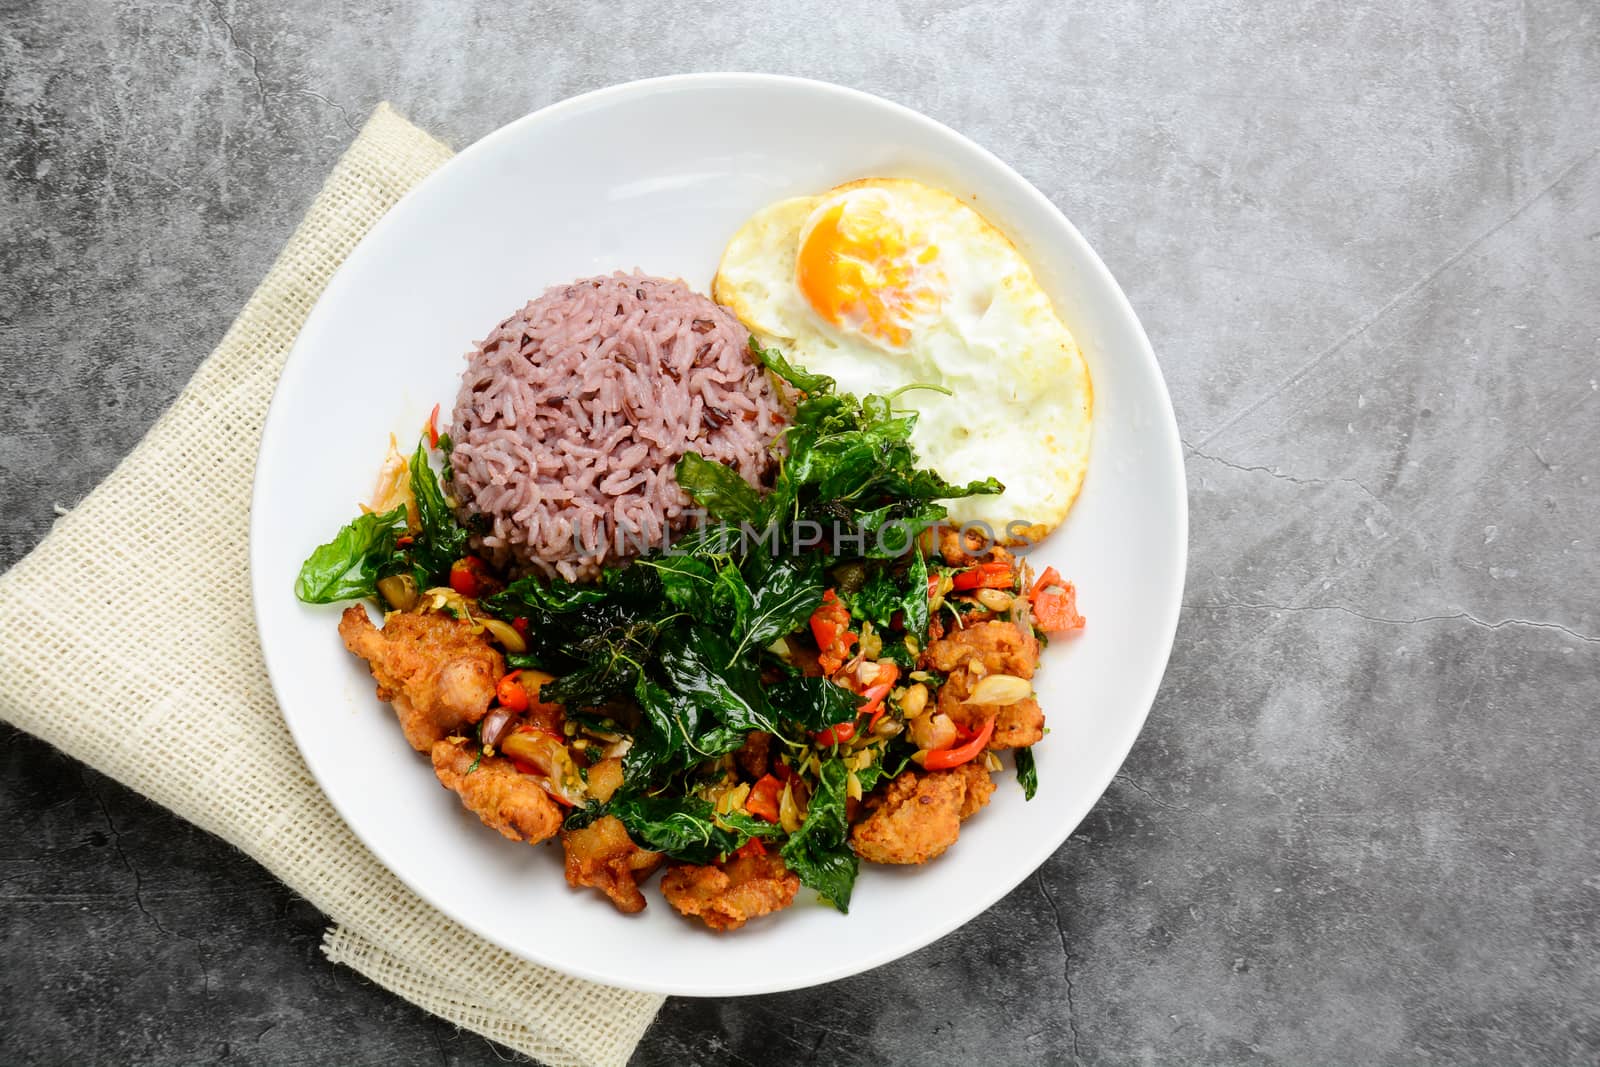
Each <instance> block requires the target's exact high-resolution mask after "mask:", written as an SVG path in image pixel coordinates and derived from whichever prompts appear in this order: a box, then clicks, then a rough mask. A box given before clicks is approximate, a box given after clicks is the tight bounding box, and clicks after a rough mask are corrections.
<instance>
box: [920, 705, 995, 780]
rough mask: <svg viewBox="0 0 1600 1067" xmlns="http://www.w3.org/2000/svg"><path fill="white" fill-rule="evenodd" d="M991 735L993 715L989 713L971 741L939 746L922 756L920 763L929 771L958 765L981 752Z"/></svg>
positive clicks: (992, 731) (992, 732) (992, 734)
mask: <svg viewBox="0 0 1600 1067" xmlns="http://www.w3.org/2000/svg"><path fill="white" fill-rule="evenodd" d="M993 736H994V716H992V715H991V716H989V718H987V719H985V720H984V721H983V729H981V730H979V731H978V733H977V735H976V736H974V737H973V739H972V740H971V741H968V742H967V743H966V744H964V745H957V746H956V747H955V748H941V749H938V750H936V751H933V752H929V753H928V754H927V755H926V756H924V757H923V759H922V765H923V766H924V767H926V768H928V770H930V771H943V770H948V769H949V768H951V767H959V766H961V765H962V764H963V763H967V762H970V761H971V760H972V759H973V757H975V756H976V755H977V754H978V753H980V752H982V751H983V749H984V746H985V745H987V744H988V743H989V738H991V737H993Z"/></svg>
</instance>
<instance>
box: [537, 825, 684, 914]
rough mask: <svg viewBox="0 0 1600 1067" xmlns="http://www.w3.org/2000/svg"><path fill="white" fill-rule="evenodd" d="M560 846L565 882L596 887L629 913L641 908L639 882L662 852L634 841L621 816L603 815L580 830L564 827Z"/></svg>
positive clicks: (656, 861) (657, 863)
mask: <svg viewBox="0 0 1600 1067" xmlns="http://www.w3.org/2000/svg"><path fill="white" fill-rule="evenodd" d="M561 847H562V849H563V850H564V851H565V852H566V854H567V884H568V885H570V886H572V888H574V889H577V888H579V887H580V886H588V887H590V888H591V889H598V890H599V891H600V892H602V893H604V894H605V895H606V896H607V897H609V898H610V899H611V903H613V904H615V905H616V906H617V910H618V911H620V912H623V913H625V914H628V915H632V914H634V913H636V912H641V911H643V910H644V894H643V893H641V892H639V882H640V881H641V880H642V879H645V878H648V877H649V876H650V875H651V874H652V873H653V872H654V871H655V869H656V868H657V867H659V866H661V859H662V857H661V853H659V852H650V851H647V850H646V849H642V848H640V847H639V846H638V845H636V844H634V843H633V838H631V837H629V836H628V830H627V827H625V826H623V825H622V820H621V819H619V818H617V817H616V816H615V815H605V816H602V817H601V818H598V819H596V820H595V821H594V822H592V823H590V824H589V825H588V826H585V827H584V828H583V829H581V830H563V831H562V832H561Z"/></svg>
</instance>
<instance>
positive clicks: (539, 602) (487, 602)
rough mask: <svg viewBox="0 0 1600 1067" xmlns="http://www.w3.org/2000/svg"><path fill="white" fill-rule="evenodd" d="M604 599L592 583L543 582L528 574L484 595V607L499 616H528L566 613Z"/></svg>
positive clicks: (601, 592)
mask: <svg viewBox="0 0 1600 1067" xmlns="http://www.w3.org/2000/svg"><path fill="white" fill-rule="evenodd" d="M605 599H606V594H605V591H604V590H602V589H598V588H596V587H595V586H592V585H578V584H576V583H574V582H555V581H546V580H544V579H543V578H535V577H532V576H529V577H527V578H518V579H517V580H516V581H514V582H512V583H511V584H510V585H508V586H506V587H505V588H504V589H502V590H501V591H500V592H498V593H495V594H493V595H492V596H487V597H485V598H484V599H483V606H484V607H485V608H487V609H488V610H489V612H490V614H492V615H495V616H497V617H500V618H506V619H512V618H516V617H518V616H522V617H526V618H531V617H533V616H535V615H567V614H570V613H572V612H574V611H577V610H578V609H579V608H582V607H584V606H586V605H589V604H598V603H601V602H602V601H604V600H605Z"/></svg>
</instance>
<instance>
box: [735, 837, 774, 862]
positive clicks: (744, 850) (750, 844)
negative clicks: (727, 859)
mask: <svg viewBox="0 0 1600 1067" xmlns="http://www.w3.org/2000/svg"><path fill="white" fill-rule="evenodd" d="M733 854H734V855H735V856H737V857H739V858H740V859H755V858H757V857H759V856H765V855H766V854H767V849H766V846H764V845H763V844H762V843H761V838H759V837H752V838H751V839H750V840H748V841H746V842H745V843H744V844H742V845H740V846H739V847H738V848H736V849H734V850H733Z"/></svg>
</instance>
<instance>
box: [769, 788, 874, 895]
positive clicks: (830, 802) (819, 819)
mask: <svg viewBox="0 0 1600 1067" xmlns="http://www.w3.org/2000/svg"><path fill="white" fill-rule="evenodd" d="M849 774H850V772H849V771H848V770H847V769H846V768H845V765H844V761H843V760H840V759H830V760H828V761H826V762H824V763H823V764H822V768H821V773H820V775H819V776H818V780H817V787H816V789H815V790H814V791H813V792H812V794H811V802H810V803H809V804H808V805H807V807H806V821H805V822H804V823H803V824H801V826H800V829H799V830H798V831H796V832H795V833H794V834H792V835H791V836H790V837H789V840H788V841H786V842H785V843H784V846H783V848H782V850H781V852H780V854H781V855H782V856H783V862H784V863H785V864H787V865H788V867H789V869H790V870H791V871H793V872H794V873H795V874H797V875H799V876H800V881H801V882H802V883H803V884H805V885H806V886H809V887H810V888H812V889H814V890H816V891H817V894H818V895H819V896H821V897H822V898H823V899H824V900H826V901H827V902H828V903H830V904H832V905H833V906H834V907H836V908H838V909H839V910H840V911H842V912H845V913H848V912H849V911H850V894H851V892H852V891H853V890H854V889H855V884H856V874H857V872H858V871H859V870H860V866H861V864H860V860H858V859H857V858H856V854H855V852H853V851H852V850H851V848H850V843H849V841H848V833H849V829H850V827H849V823H848V822H847V821H846V819H845V782H846V780H847V778H848V777H849Z"/></svg>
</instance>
